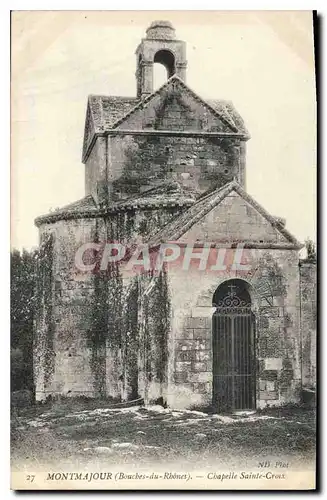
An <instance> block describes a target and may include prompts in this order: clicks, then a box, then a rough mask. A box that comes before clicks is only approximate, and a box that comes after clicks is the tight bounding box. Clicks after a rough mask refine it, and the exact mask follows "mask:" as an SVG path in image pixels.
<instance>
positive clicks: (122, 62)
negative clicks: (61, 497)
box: [10, 10, 317, 490]
mask: <svg viewBox="0 0 327 500" xmlns="http://www.w3.org/2000/svg"><path fill="white" fill-rule="evenodd" d="M316 21H317V20H316V16H315V13H313V12H312V11H231V12H229V11H211V12H210V11H171V12H170V11H151V12H147V11H51V10H49V11H14V12H12V17H11V25H12V29H11V35H12V39H11V45H12V62H11V66H12V71H11V95H12V102H11V116H12V123H11V132H12V157H11V172H12V173H11V184H12V200H11V203H12V214H11V226H12V236H11V242H12V249H11V276H12V278H11V353H10V355H11V433H12V437H11V488H12V489H14V490H68V489H69V490H86V489H87V490H119V489H123V490H314V489H315V488H316V437H315V436H316V411H315V410H316V367H317V362H316V288H317V284H316V267H317V259H316V213H315V209H316V191H315V189H316V154H317V152H316V135H317V131H316V129H317V124H316V76H315V57H314V54H315V47H314V30H315V29H316V28H317V23H316Z"/></svg>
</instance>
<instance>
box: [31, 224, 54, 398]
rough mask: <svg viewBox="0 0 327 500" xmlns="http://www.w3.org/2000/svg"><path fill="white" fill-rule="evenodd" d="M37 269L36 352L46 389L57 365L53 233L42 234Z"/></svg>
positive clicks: (37, 364)
mask: <svg viewBox="0 0 327 500" xmlns="http://www.w3.org/2000/svg"><path fill="white" fill-rule="evenodd" d="M36 262H37V264H36V265H37V271H36V275H37V278H36V296H37V305H36V308H37V313H36V344H35V353H36V357H37V358H38V361H36V366H41V367H42V371H43V380H44V385H45V390H46V388H47V385H48V384H49V382H50V381H51V378H52V376H53V372H54V365H55V352H54V332H55V324H54V319H53V282H54V281H53V263H54V236H53V234H52V233H45V234H44V235H42V238H41V244H40V247H39V250H38V255H37V259H36Z"/></svg>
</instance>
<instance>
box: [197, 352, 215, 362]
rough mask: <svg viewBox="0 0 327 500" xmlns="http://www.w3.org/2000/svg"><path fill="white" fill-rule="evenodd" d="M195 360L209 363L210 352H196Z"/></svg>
mask: <svg viewBox="0 0 327 500" xmlns="http://www.w3.org/2000/svg"><path fill="white" fill-rule="evenodd" d="M195 360H196V361H211V352H210V351H196V353H195Z"/></svg>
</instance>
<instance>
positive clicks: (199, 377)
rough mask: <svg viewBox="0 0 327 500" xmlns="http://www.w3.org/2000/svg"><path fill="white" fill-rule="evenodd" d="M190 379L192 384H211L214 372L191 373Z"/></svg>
mask: <svg viewBox="0 0 327 500" xmlns="http://www.w3.org/2000/svg"><path fill="white" fill-rule="evenodd" d="M188 379H189V381H190V382H211V381H212V372H198V373H197V372H195V373H193V372H191V373H189V375H188Z"/></svg>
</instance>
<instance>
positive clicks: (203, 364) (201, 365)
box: [192, 361, 211, 372]
mask: <svg viewBox="0 0 327 500" xmlns="http://www.w3.org/2000/svg"><path fill="white" fill-rule="evenodd" d="M210 364H211V363H210V362H208V361H198V362H194V363H192V372H207V371H209V370H210V366H209V365H210Z"/></svg>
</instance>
